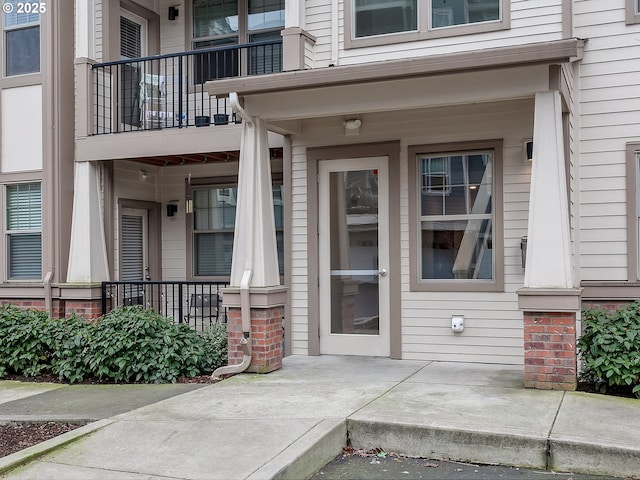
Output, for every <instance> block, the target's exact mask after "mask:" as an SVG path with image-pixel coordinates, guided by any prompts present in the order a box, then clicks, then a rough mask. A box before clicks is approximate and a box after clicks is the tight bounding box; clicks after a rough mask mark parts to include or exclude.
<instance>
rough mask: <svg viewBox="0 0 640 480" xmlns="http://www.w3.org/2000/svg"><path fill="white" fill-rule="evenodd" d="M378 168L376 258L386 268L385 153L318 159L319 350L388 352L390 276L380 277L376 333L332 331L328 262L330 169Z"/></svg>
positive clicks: (386, 178) (332, 352)
mask: <svg viewBox="0 0 640 480" xmlns="http://www.w3.org/2000/svg"><path fill="white" fill-rule="evenodd" d="M372 169H375V170H377V171H378V258H379V262H378V263H379V268H380V269H381V270H382V269H384V270H386V271H387V272H388V270H389V267H390V265H389V170H388V169H389V160H388V157H386V156H378V157H364V158H345V159H338V160H321V161H319V162H318V197H319V209H318V210H319V213H318V220H319V222H318V224H319V232H318V233H319V235H318V237H319V238H318V240H319V245H318V247H319V259H320V260H319V265H318V271H319V314H320V318H319V323H320V325H319V326H320V353H321V354H334V355H368V356H385V357H386V356H389V355H390V307H389V305H390V297H389V296H390V282H389V275H388V274H387V275H382V276H380V277H379V283H378V288H379V291H378V295H379V333H378V335H364V334H333V333H331V265H330V262H328V261H326V259H329V258H330V245H329V224H330V214H331V212H330V209H329V208H328V205H329V195H330V190H329V177H330V173H331V172H342V171H358V170H372Z"/></svg>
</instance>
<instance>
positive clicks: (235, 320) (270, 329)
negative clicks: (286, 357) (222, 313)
mask: <svg viewBox="0 0 640 480" xmlns="http://www.w3.org/2000/svg"><path fill="white" fill-rule="evenodd" d="M283 311H284V307H271V308H264V309H263V308H252V309H251V339H252V342H251V351H252V359H251V366H250V367H249V371H251V372H257V373H268V372H272V371H274V370H277V369H279V368H281V367H282V355H283V352H282V318H283ZM242 335H243V334H242V312H241V310H240V308H236V307H230V308H229V311H228V314H227V338H228V343H229V353H228V358H229V365H236V364H238V363H240V362H242V357H243V351H242V347H241V345H240V341H241V340H242Z"/></svg>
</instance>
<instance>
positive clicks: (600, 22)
mask: <svg viewBox="0 0 640 480" xmlns="http://www.w3.org/2000/svg"><path fill="white" fill-rule="evenodd" d="M574 14H575V34H576V36H578V37H584V38H588V42H587V43H586V46H585V54H584V58H583V60H582V62H581V65H580V74H579V84H580V87H581V93H580V105H579V122H580V172H579V189H580V191H579V195H580V240H581V246H580V266H581V268H580V277H581V280H626V279H627V269H626V264H627V258H626V254H627V248H626V235H627V232H626V211H627V205H626V186H625V172H626V169H625V144H626V142H629V141H632V140H635V141H637V140H638V139H640V117H638V115H637V111H638V109H640V100H639V98H638V73H637V72H638V67H637V63H638V59H640V44H638V42H637V38H638V35H640V25H625V0H609V1H607V2H591V1H587V0H578V1H575V2H574ZM630 248H636V247H635V246H631V247H630Z"/></svg>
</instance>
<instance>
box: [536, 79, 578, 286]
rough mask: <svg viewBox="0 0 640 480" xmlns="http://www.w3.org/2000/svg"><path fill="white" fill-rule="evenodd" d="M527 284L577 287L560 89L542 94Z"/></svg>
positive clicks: (538, 110) (539, 96)
mask: <svg viewBox="0 0 640 480" xmlns="http://www.w3.org/2000/svg"><path fill="white" fill-rule="evenodd" d="M527 237H528V238H527V241H528V242H527V264H526V269H525V275H524V286H525V287H529V288H573V287H574V279H573V269H572V258H571V238H570V230H569V208H568V201H567V187H566V172H565V159H564V145H563V133H562V107H561V103H560V94H559V93H558V92H557V91H550V92H542V93H537V94H536V96H535V114H534V124H533V164H532V168H531V194H530V197H529V228H528V233H527Z"/></svg>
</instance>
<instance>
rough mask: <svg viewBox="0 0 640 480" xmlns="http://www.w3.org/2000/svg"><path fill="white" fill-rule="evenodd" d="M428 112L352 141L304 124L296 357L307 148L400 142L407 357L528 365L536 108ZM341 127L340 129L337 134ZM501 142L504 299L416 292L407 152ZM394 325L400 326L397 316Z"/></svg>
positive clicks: (338, 131)
mask: <svg viewBox="0 0 640 480" xmlns="http://www.w3.org/2000/svg"><path fill="white" fill-rule="evenodd" d="M473 109H474V111H473V113H471V112H470V111H468V110H466V109H465V107H452V108H448V109H447V108H439V109H432V110H427V111H414V112H412V111H403V112H387V113H386V114H370V115H363V116H362V121H363V127H362V129H361V134H360V136H358V137H355V138H352V139H349V138H346V137H344V132H343V130H342V128H341V127H340V126H339V123H338V122H337V121H335V119H333V120H314V121H308V123H307V122H305V128H304V131H305V132H313V133H309V134H308V135H307V136H305V137H303V138H297V139H294V142H295V143H294V150H293V180H292V186H291V188H292V193H293V231H292V234H293V244H292V250H293V258H292V273H293V278H292V284H291V292H292V326H293V353H297V354H305V353H307V342H308V338H309V337H308V336H309V335H312V334H313V333H311V332H308V329H307V311H308V295H309V287H308V285H309V284H312V285H313V284H315V283H316V282H315V281H314V279H308V278H307V252H306V241H307V238H306V228H307V224H306V219H307V209H308V208H309V207H308V203H307V202H308V200H309V199H308V198H307V168H306V167H307V164H306V156H305V148H306V147H309V146H318V145H334V144H338V143H344V142H345V141H348V140H351V141H353V143H367V142H375V141H383V140H400V142H401V161H400V166H399V167H400V179H401V189H400V191H399V192H395V195H399V197H400V209H401V237H400V240H401V269H402V277H401V296H402V299H401V300H402V311H401V312H399V313H400V317H401V318H402V356H403V358H407V359H418V360H450V361H469V362H496V363H507V364H509V363H511V364H520V363H522V362H523V356H524V351H523V343H522V314H521V312H519V311H518V304H517V294H516V293H515V292H516V290H517V289H518V288H520V287H521V286H522V283H523V276H524V271H523V269H522V266H521V253H520V240H521V238H522V236H523V235H526V230H527V215H528V201H529V178H530V165H529V164H528V163H527V162H525V161H524V153H523V147H522V140H523V138H526V137H527V136H529V137H530V136H531V130H532V124H533V102H532V101H513V102H506V103H502V104H490V105H476V106H475V107H473ZM336 125H338V127H336ZM496 138H499V139H503V141H504V168H503V185H504V188H503V190H504V206H503V211H504V236H505V241H504V252H505V257H504V264H505V267H504V271H505V272H504V273H505V291H504V292H498V293H483V292H467V293H460V292H457V293H453V292H451V293H447V292H444V293H443V292H438V293H430V292H413V291H411V289H410V277H409V265H410V262H412V261H415V259H413V258H412V256H411V252H410V250H409V216H408V184H407V178H408V168H409V159H408V158H407V148H408V146H410V145H419V144H429V143H441V142H452V141H466V140H478V139H496ZM452 314H463V315H464V316H465V332H464V333H463V334H462V335H459V336H456V335H454V334H453V333H452V332H451V328H450V322H451V315H452ZM396 321H398V318H397V314H396Z"/></svg>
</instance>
